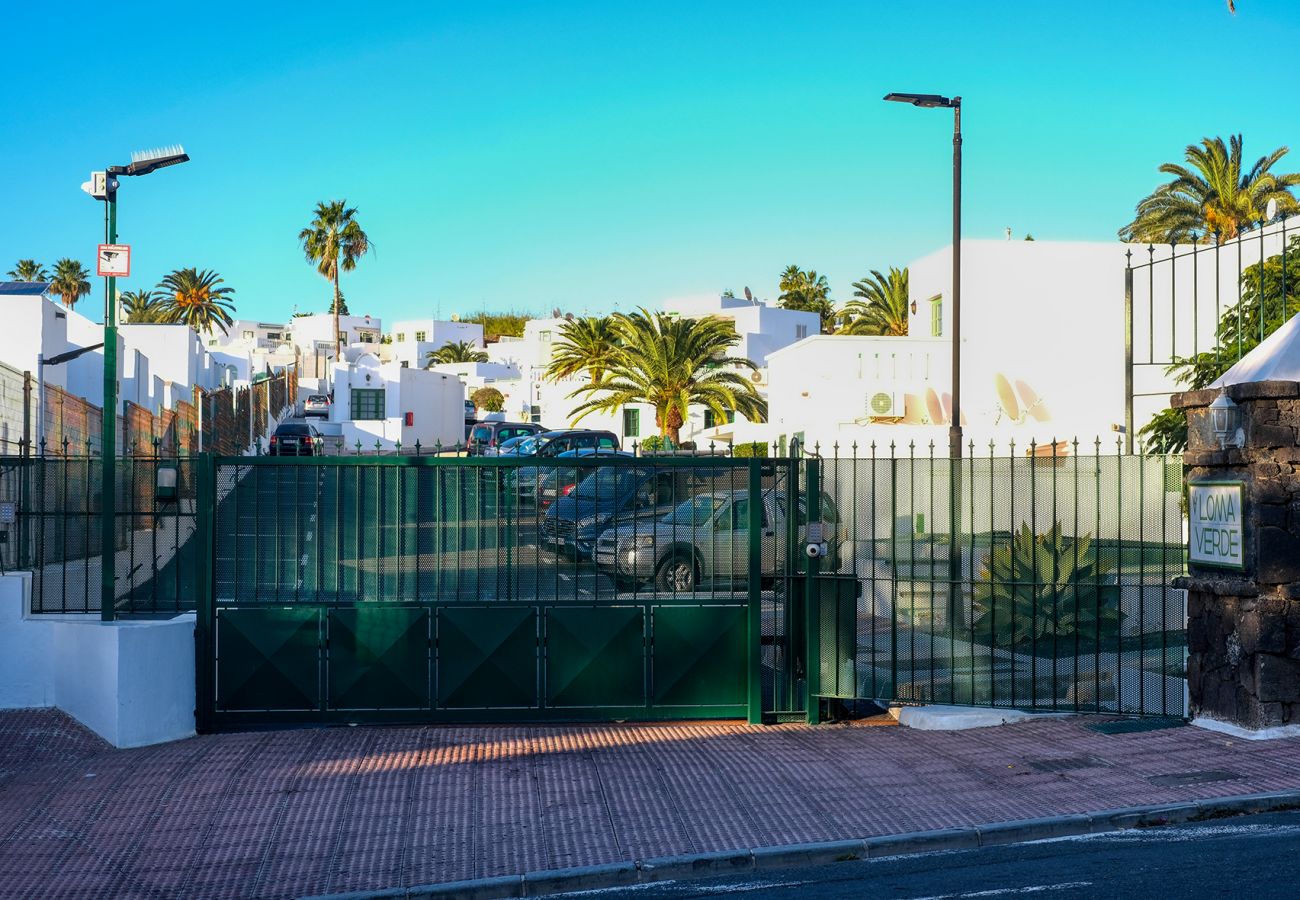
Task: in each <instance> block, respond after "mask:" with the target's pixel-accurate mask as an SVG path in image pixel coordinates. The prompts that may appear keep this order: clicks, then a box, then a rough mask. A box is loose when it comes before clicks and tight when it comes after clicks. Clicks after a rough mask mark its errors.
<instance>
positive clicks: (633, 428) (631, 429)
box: [623, 409, 641, 437]
mask: <svg viewBox="0 0 1300 900" xmlns="http://www.w3.org/2000/svg"><path fill="white" fill-rule="evenodd" d="M640 436H641V410H639V409H624V410H623V437H640Z"/></svg>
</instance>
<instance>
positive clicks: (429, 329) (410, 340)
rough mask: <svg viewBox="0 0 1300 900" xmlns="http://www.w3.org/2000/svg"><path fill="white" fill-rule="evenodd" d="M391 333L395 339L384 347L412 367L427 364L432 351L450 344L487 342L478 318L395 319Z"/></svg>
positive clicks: (391, 336) (472, 344)
mask: <svg viewBox="0 0 1300 900" xmlns="http://www.w3.org/2000/svg"><path fill="white" fill-rule="evenodd" d="M387 336H388V337H389V338H390V339H391V342H390V343H388V344H386V345H385V347H384V349H385V352H386V354H388V355H389V356H391V358H392V359H394V360H396V361H397V362H400V363H401V364H402V365H404V366H406V367H408V368H412V369H422V368H424V367H425V365H426V364H427V363H428V357H429V354H430V353H432V352H433V351H435V350H438V349H439V348H441V347H443V346H445V345H446V344H455V343H460V342H464V343H466V344H470V345H471V346H474V347H482V346H483V326H482V325H480V324H478V323H477V322H444V321H442V320H440V319H403V320H402V321H400V322H394V323H393V325H392V326H391V329H390V330H389V332H388V335H387Z"/></svg>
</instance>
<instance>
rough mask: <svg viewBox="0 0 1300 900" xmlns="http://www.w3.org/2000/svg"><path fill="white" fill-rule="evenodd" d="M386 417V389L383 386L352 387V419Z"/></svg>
mask: <svg viewBox="0 0 1300 900" xmlns="http://www.w3.org/2000/svg"><path fill="white" fill-rule="evenodd" d="M382 418H384V391H383V389H382V388H380V389H379V390H373V389H369V388H353V389H352V420H353V421H354V422H355V421H361V420H375V419H382Z"/></svg>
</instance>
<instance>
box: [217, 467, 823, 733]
mask: <svg viewBox="0 0 1300 900" xmlns="http://www.w3.org/2000/svg"><path fill="white" fill-rule="evenodd" d="M210 465H212V467H213V471H212V475H211V477H210V478H209V482H208V483H210V484H211V485H213V490H214V497H213V502H212V503H211V504H210V507H211V510H212V512H211V521H210V522H209V523H208V524H207V525H206V527H207V528H208V530H209V533H210V535H211V547H212V567H211V574H210V582H209V584H208V591H207V592H206V594H207V597H206V599H205V603H204V608H203V609H202V610H201V613H200V635H199V636H200V647H201V656H200V672H199V684H200V697H199V710H200V714H201V724H202V725H203V727H205V728H221V727H230V726H237V725H248V724H274V723H281V722H283V723H290V722H315V721H319V722H355V721H434V722H436V721H510V720H519V721H530V720H563V721H581V720H609V719H662V718H700V717H710V718H713V717H747V718H750V719H751V720H757V719H758V718H759V717H760V715H761V712H762V710H763V709H772V708H774V707H776V708H780V709H784V708H786V707H787V706H790V703H791V698H792V697H794V695H795V694H797V689H796V688H795V687H794V685H795V682H796V681H801V680H802V679H801V676H799V675H797V674H796V673H795V671H794V669H795V667H796V661H798V660H799V659H801V650H800V648H796V647H792V646H791V645H790V643H789V640H790V636H791V635H794V634H797V633H798V629H797V628H796V627H794V626H793V625H791V624H789V621H788V620H789V619H790V617H791V615H792V614H793V612H792V611H793V610H794V609H795V607H794V604H792V603H791V602H789V601H788V597H789V592H790V591H792V590H793V589H794V588H795V586H796V581H797V579H796V577H795V575H794V573H792V571H791V569H790V563H791V560H792V554H791V553H790V546H789V539H790V537H791V536H792V535H793V534H794V533H795V532H794V530H792V529H795V528H796V526H795V525H794V524H793V523H791V524H790V525H789V527H787V525H786V521H785V519H784V518H783V516H784V513H783V510H784V509H785V508H787V507H789V505H790V503H791V502H792V495H791V496H787V495H786V494H784V493H782V494H781V496H779V497H778V496H777V492H778V491H786V489H787V488H788V487H789V480H788V479H786V478H784V477H779V476H780V475H781V474H782V473H785V472H787V471H788V469H789V468H790V467H789V466H788V465H787V461H768V460H761V459H731V458H724V457H698V458H692V457H682V456H666V457H662V458H661V457H651V458H644V457H631V456H630V455H619V456H616V457H578V458H576V459H572V460H568V459H552V460H548V461H537V460H529V459H523V460H510V459H479V458H475V459H465V458H452V457H377V458H374V457H372V458H361V457H345V458H324V459H280V458H255V459H244V458H239V459H235V458H221V459H217V460H215V461H213V462H211V463H210ZM755 490H757V491H758V492H759V493H758V494H757V496H759V497H760V499H761V502H760V503H758V504H750V503H749V499H750V498H751V497H752V496H755V494H754V492H755ZM610 550H613V551H614V552H612V553H611V552H609V551H610ZM760 612H762V614H761V615H760ZM764 623H766V624H764ZM777 632H779V633H777ZM799 665H801V663H799ZM782 698H784V699H782ZM796 705H799V704H798V702H797V701H796Z"/></svg>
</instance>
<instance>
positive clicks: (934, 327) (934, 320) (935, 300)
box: [930, 297, 943, 337]
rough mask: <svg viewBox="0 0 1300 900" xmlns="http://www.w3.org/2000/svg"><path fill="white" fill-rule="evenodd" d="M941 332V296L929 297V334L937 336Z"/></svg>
mask: <svg viewBox="0 0 1300 900" xmlns="http://www.w3.org/2000/svg"><path fill="white" fill-rule="evenodd" d="M941 334H943V298H942V297H931V298H930V335H931V336H932V337H939V336H940V335H941Z"/></svg>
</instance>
